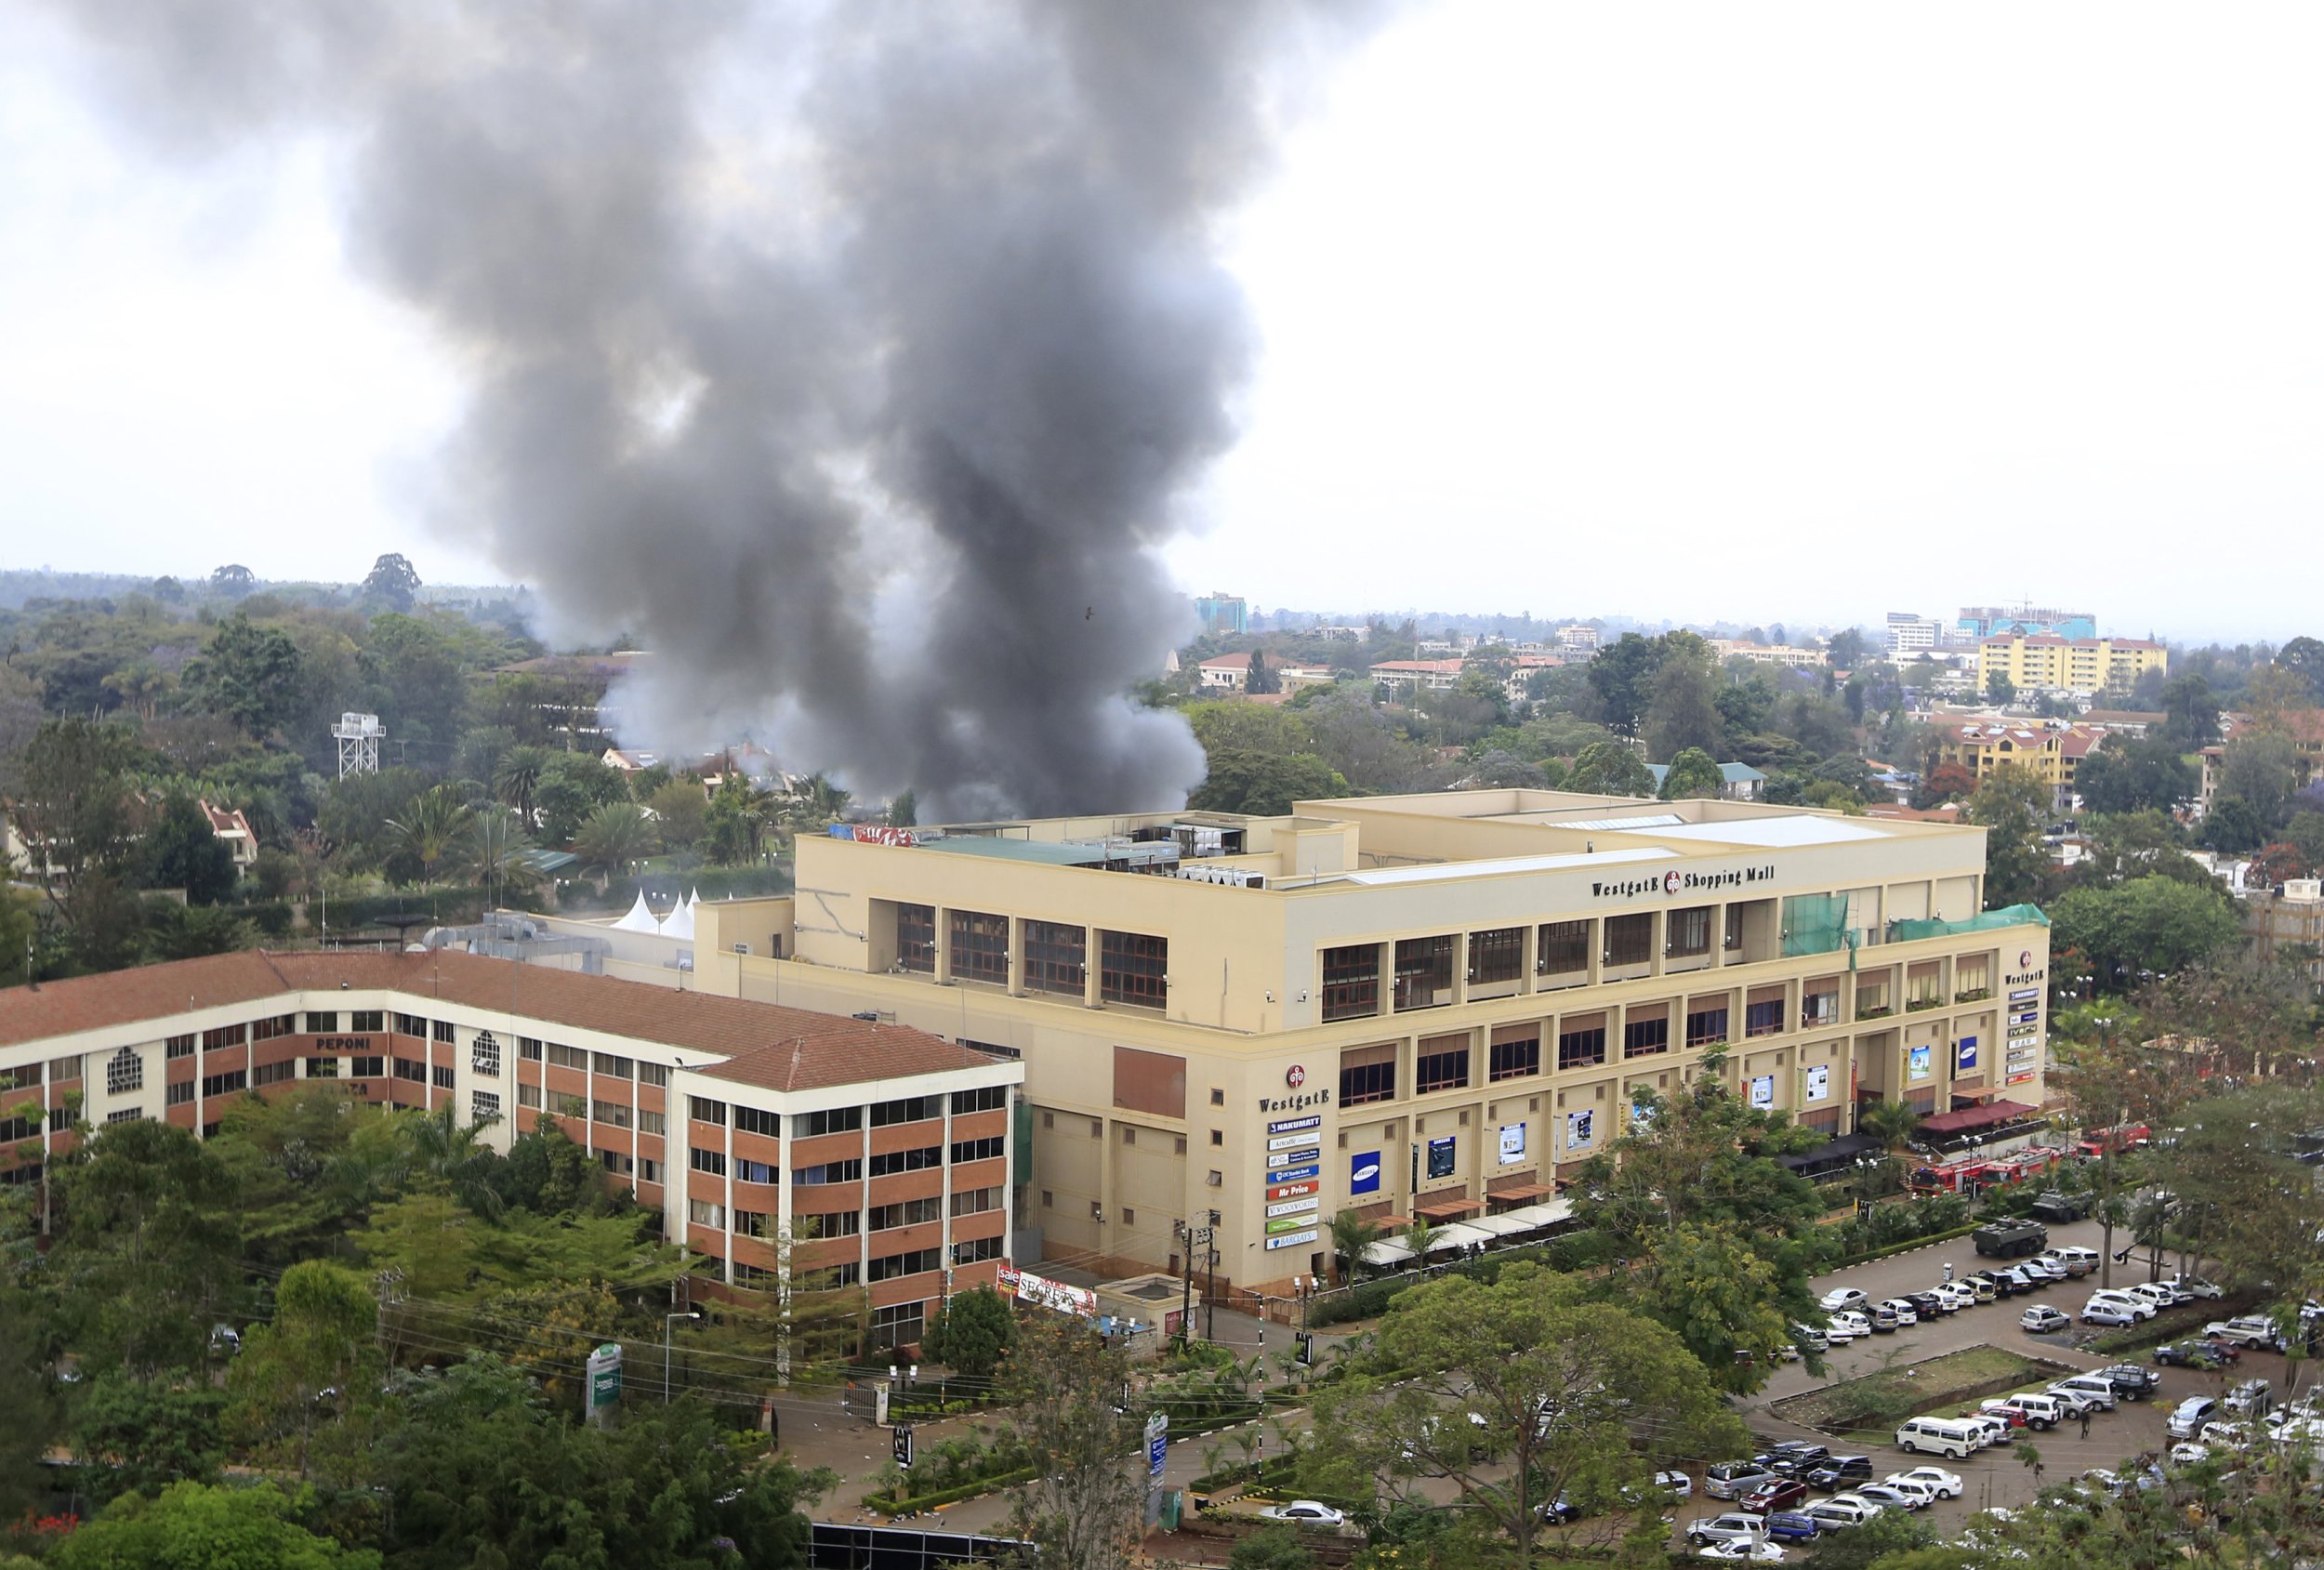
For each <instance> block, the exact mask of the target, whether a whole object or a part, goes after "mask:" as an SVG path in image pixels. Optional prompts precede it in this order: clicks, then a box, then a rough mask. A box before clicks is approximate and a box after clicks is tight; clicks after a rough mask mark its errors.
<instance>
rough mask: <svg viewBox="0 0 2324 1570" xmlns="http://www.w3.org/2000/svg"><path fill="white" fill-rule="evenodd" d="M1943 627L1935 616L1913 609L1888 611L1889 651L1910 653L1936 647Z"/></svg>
mask: <svg viewBox="0 0 2324 1570" xmlns="http://www.w3.org/2000/svg"><path fill="white" fill-rule="evenodd" d="M1942 632H1943V629H1942V628H1941V627H1938V625H1937V621H1936V618H1935V617H1934V616H1923V615H1921V614H1920V613H1917V612H1912V611H1891V612H1889V613H1888V652H1889V653H1892V654H1909V653H1916V652H1918V651H1921V650H1924V649H1934V648H1935V647H1936V645H1937V643H1938V641H1939V640H1940V637H1941V635H1942Z"/></svg>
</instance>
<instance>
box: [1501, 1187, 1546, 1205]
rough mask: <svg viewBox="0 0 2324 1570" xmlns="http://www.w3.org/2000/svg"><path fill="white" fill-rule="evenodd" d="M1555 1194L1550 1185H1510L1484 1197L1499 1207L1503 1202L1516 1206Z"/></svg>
mask: <svg viewBox="0 0 2324 1570" xmlns="http://www.w3.org/2000/svg"><path fill="white" fill-rule="evenodd" d="M1556 1192H1557V1189H1556V1188H1555V1186H1554V1185H1552V1184H1550V1183H1512V1185H1511V1186H1509V1187H1508V1188H1497V1189H1495V1190H1493V1191H1492V1192H1491V1193H1490V1194H1486V1196H1485V1197H1486V1198H1487V1199H1489V1200H1491V1201H1492V1202H1493V1203H1494V1204H1496V1205H1499V1204H1500V1203H1502V1202H1503V1201H1507V1202H1508V1203H1510V1204H1512V1205H1517V1204H1522V1203H1524V1202H1525V1200H1528V1199H1538V1198H1540V1197H1541V1196H1542V1195H1543V1194H1555V1193H1556Z"/></svg>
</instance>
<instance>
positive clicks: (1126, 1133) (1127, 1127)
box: [1122, 1123, 1138, 1145]
mask: <svg viewBox="0 0 2324 1570" xmlns="http://www.w3.org/2000/svg"><path fill="white" fill-rule="evenodd" d="M1137 1142H1138V1129H1137V1127H1136V1125H1134V1124H1129V1123H1125V1124H1123V1125H1122V1143H1124V1144H1126V1145H1134V1144H1136V1143H1137Z"/></svg>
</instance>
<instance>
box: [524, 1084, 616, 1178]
mask: <svg viewBox="0 0 2324 1570" xmlns="http://www.w3.org/2000/svg"><path fill="white" fill-rule="evenodd" d="M519 1088H520V1089H522V1087H521V1086H520V1087H519ZM597 1160H598V1165H600V1166H601V1167H603V1168H605V1170H607V1171H608V1172H611V1173H613V1174H614V1176H615V1177H617V1178H627V1177H628V1176H629V1175H630V1174H631V1173H633V1172H635V1171H636V1170H637V1169H638V1164H637V1163H636V1162H634V1161H632V1160H630V1159H629V1157H627V1156H626V1155H624V1154H622V1153H621V1152H619V1151H617V1150H601V1151H599V1152H598V1153H597Z"/></svg>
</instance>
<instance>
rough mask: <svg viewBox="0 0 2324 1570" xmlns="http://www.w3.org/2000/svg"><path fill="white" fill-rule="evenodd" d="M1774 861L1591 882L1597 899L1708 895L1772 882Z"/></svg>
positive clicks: (1593, 897)
mask: <svg viewBox="0 0 2324 1570" xmlns="http://www.w3.org/2000/svg"><path fill="white" fill-rule="evenodd" d="M1775 878H1776V866H1775V864H1774V863H1773V862H1769V863H1767V864H1765V865H1763V866H1746V867H1730V868H1728V869H1727V870H1726V871H1724V872H1677V871H1672V872H1666V873H1661V874H1658V875H1657V876H1654V877H1618V878H1609V879H1606V880H1604V881H1601V882H1593V883H1591V885H1590V897H1591V899H1593V900H1631V899H1636V898H1637V897H1638V896H1639V895H1641V894H1653V893H1661V894H1665V895H1673V896H1675V895H1679V894H1707V893H1710V892H1712V891H1716V890H1720V889H1740V888H1742V887H1743V886H1744V885H1745V884H1747V883H1772V882H1774V881H1775Z"/></svg>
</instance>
